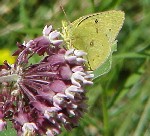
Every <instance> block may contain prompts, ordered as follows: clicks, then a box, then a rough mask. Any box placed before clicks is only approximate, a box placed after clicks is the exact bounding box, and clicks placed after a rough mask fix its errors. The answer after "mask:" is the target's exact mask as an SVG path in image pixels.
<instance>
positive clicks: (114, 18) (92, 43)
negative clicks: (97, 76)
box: [62, 10, 125, 70]
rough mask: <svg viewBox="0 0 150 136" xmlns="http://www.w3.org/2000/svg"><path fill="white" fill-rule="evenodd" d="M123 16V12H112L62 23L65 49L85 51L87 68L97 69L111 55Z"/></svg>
mask: <svg viewBox="0 0 150 136" xmlns="http://www.w3.org/2000/svg"><path fill="white" fill-rule="evenodd" d="M124 16H125V14H124V12H123V11H115V10H112V11H106V12H100V13H94V14H91V15H86V16H82V17H80V18H79V19H77V20H75V21H74V22H72V23H71V24H68V23H67V22H63V24H62V25H63V31H62V33H63V37H64V40H65V41H66V42H67V47H68V48H75V49H78V50H83V51H85V52H86V53H87V56H86V59H87V61H88V63H87V65H88V68H89V69H90V70H95V69H97V68H98V67H100V66H101V65H102V64H103V63H104V62H105V61H106V60H107V59H108V57H109V56H110V54H111V53H112V51H111V49H112V46H113V44H115V43H116V40H115V39H116V37H117V35H118V33H119V31H120V29H121V28H122V25H123V22H124V18H125V17H124Z"/></svg>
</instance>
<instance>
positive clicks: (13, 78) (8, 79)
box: [0, 74, 19, 83]
mask: <svg viewBox="0 0 150 136" xmlns="http://www.w3.org/2000/svg"><path fill="white" fill-rule="evenodd" d="M18 79H19V75H17V74H12V75H7V76H1V77H0V83H2V82H12V81H17V80H18Z"/></svg>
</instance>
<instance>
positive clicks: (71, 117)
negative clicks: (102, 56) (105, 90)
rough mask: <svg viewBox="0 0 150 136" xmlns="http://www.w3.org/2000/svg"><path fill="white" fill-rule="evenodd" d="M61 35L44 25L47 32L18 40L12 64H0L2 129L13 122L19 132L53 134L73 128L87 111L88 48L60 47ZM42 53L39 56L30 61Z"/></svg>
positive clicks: (0, 124) (0, 128)
mask: <svg viewBox="0 0 150 136" xmlns="http://www.w3.org/2000/svg"><path fill="white" fill-rule="evenodd" d="M59 36H60V33H59V32H58V31H56V30H53V29H52V26H48V27H47V26H45V28H44V29H43V36H41V37H38V38H35V39H33V40H30V41H29V42H27V43H25V42H24V43H23V44H20V43H17V46H18V50H17V51H16V52H15V53H14V54H13V55H14V56H16V57H17V58H16V62H15V64H13V65H10V64H8V63H7V61H5V62H4V64H3V65H0V131H2V130H4V129H5V127H6V126H7V120H10V121H12V123H13V127H14V128H15V129H16V131H17V135H18V136H29V135H30V136H36V135H41V136H42V135H46V136H55V135H58V134H60V133H61V128H62V127H65V128H66V129H67V130H71V129H72V128H73V127H74V126H76V125H77V124H78V122H79V119H80V118H81V117H82V116H83V113H84V112H85V111H86V109H87V105H86V99H87V98H86V96H85V93H86V90H85V89H84V88H85V86H86V85H92V81H91V80H92V78H93V74H92V72H91V71H86V67H85V65H84V63H85V61H86V60H85V59H84V56H85V55H86V53H85V52H83V51H80V50H75V49H69V50H67V49H65V48H63V47H61V45H62V42H63V40H60V39H59ZM35 55H38V56H39V57H40V58H41V60H39V61H38V62H37V63H35V64H32V63H31V62H30V59H31V58H32V57H34V56H35Z"/></svg>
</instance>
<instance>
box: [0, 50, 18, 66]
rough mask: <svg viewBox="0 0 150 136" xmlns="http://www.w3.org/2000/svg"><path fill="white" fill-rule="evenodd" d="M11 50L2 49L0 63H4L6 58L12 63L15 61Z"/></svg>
mask: <svg viewBox="0 0 150 136" xmlns="http://www.w3.org/2000/svg"><path fill="white" fill-rule="evenodd" d="M11 54H12V53H11V51H10V50H9V49H0V65H1V64H3V62H4V61H5V60H7V62H8V63H10V64H12V63H14V62H15V57H14V56H11Z"/></svg>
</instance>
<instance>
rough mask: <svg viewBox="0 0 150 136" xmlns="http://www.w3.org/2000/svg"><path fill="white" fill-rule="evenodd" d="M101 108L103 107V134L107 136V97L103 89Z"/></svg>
mask: <svg viewBox="0 0 150 136" xmlns="http://www.w3.org/2000/svg"><path fill="white" fill-rule="evenodd" d="M102 109H103V124H104V136H109V123H108V109H107V97H106V92H105V90H103V96H102Z"/></svg>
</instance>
